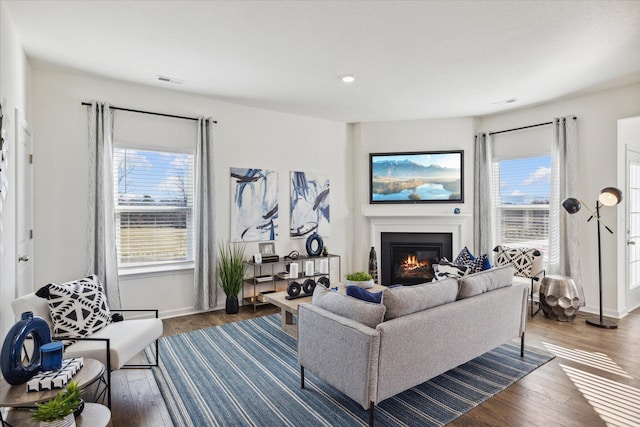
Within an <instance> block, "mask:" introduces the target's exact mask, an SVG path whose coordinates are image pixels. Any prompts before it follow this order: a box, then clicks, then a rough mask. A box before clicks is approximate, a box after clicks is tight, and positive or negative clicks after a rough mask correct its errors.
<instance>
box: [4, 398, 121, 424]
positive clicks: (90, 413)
mask: <svg viewBox="0 0 640 427" xmlns="http://www.w3.org/2000/svg"><path fill="white" fill-rule="evenodd" d="M110 421H111V411H110V410H109V408H107V407H106V406H104V405H101V404H99V403H85V404H84V410H83V411H82V414H80V416H79V417H78V418H76V427H82V426H85V427H107V426H108V425H109V422H110ZM7 423H9V424H11V425H13V426H20V427H23V426H24V427H38V426H39V425H40V423H39V422H38V421H35V420H34V419H33V418H31V411H29V410H25V409H12V410H11V411H9V416H8V417H7Z"/></svg>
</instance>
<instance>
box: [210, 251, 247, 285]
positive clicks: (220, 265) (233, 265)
mask: <svg viewBox="0 0 640 427" xmlns="http://www.w3.org/2000/svg"><path fill="white" fill-rule="evenodd" d="M244 267H245V265H244V245H232V244H231V243H220V244H219V245H218V261H217V271H216V274H217V275H218V282H219V283H220V286H221V287H222V290H223V291H224V293H225V294H226V295H227V296H230V297H235V296H238V293H240V290H241V289H242V283H243V281H244Z"/></svg>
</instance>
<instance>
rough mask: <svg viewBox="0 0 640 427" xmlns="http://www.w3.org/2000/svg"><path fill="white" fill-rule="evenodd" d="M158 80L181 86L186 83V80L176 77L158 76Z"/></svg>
mask: <svg viewBox="0 0 640 427" xmlns="http://www.w3.org/2000/svg"><path fill="white" fill-rule="evenodd" d="M158 80H160V81H161V82H165V83H175V84H177V85H181V84H182V83H184V82H185V81H184V80H180V79H176V78H174V77H167V76H161V75H160V74H158Z"/></svg>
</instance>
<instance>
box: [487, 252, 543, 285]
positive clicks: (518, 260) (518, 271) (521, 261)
mask: <svg viewBox="0 0 640 427" xmlns="http://www.w3.org/2000/svg"><path fill="white" fill-rule="evenodd" d="M493 250H494V252H497V255H496V265H509V264H510V265H512V266H513V268H514V269H515V273H514V274H515V275H516V276H520V277H526V278H529V277H531V267H533V261H534V260H535V258H536V257H538V256H541V255H542V253H541V252H540V251H539V250H537V249H534V248H508V247H506V246H496V247H495V248H494V249H493Z"/></svg>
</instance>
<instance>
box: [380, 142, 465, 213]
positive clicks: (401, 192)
mask: <svg viewBox="0 0 640 427" xmlns="http://www.w3.org/2000/svg"><path fill="white" fill-rule="evenodd" d="M463 202H464V150H447V151H411V152H398V153H370V154H369V203H370V204H377V203H414V204H415V203H463Z"/></svg>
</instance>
